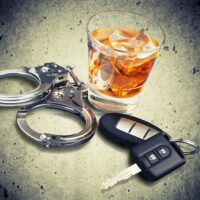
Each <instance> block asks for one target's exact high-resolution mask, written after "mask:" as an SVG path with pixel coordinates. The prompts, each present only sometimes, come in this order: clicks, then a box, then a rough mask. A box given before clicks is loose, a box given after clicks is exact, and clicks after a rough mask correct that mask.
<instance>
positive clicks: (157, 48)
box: [86, 10, 166, 55]
mask: <svg viewBox="0 0 200 200" xmlns="http://www.w3.org/2000/svg"><path fill="white" fill-rule="evenodd" d="M109 12H110V13H111V12H124V13H129V14H131V13H133V14H136V15H138V16H140V17H143V18H145V19H146V20H148V21H151V23H153V24H155V25H156V26H158V27H159V28H160V30H161V32H162V34H163V39H162V42H161V43H160V44H159V45H158V47H156V48H155V49H153V50H146V51H138V52H134V51H133V52H131V51H128V50H127V51H123V50H119V49H115V48H111V47H109V46H106V45H104V44H103V43H101V42H100V41H98V40H97V39H96V38H94V37H93V36H92V35H91V31H89V24H90V22H91V20H92V19H93V18H94V17H96V16H98V15H100V14H103V13H109ZM86 32H87V34H88V36H89V37H90V38H91V39H92V40H93V41H94V42H96V43H97V44H98V45H101V46H103V47H104V48H105V49H108V50H110V51H114V52H119V53H127V54H135V55H137V54H141V53H152V52H156V51H158V50H160V48H161V46H163V45H164V44H165V39H166V35H165V32H164V30H163V28H162V27H161V26H160V25H159V24H157V23H156V22H154V21H153V19H151V18H149V17H147V16H145V15H143V14H140V13H137V12H135V11H129V10H105V11H100V12H98V13H96V14H94V15H92V16H91V17H90V18H89V20H88V21H87V24H86Z"/></svg>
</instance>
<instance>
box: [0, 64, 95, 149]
mask: <svg viewBox="0 0 200 200" xmlns="http://www.w3.org/2000/svg"><path fill="white" fill-rule="evenodd" d="M13 76H14V77H16V76H17V77H23V78H27V79H29V80H31V81H32V82H34V83H36V84H38V87H37V88H36V89H35V90H33V91H30V92H28V93H25V94H19V95H14V96H7V95H0V106H3V107H14V106H22V107H21V108H20V110H19V111H18V112H17V125H18V127H19V129H20V130H21V131H22V132H23V133H24V134H25V135H26V136H28V137H29V138H31V139H32V140H34V141H35V142H37V143H39V144H42V145H43V146H44V147H70V146H76V145H79V144H82V143H85V142H87V141H88V140H89V139H91V138H92V136H93V135H94V133H95V131H96V128H97V122H96V117H95V115H94V114H93V112H92V111H91V110H89V109H88V108H87V106H85V105H84V103H83V101H82V92H83V91H85V90H86V85H85V84H84V83H83V82H80V81H79V79H78V78H77V76H76V75H75V74H74V72H73V70H72V68H71V67H69V66H68V67H66V68H64V67H61V66H59V65H57V64H55V63H45V64H44V65H43V66H38V67H34V68H29V67H22V68H21V69H13V70H4V71H0V78H3V77H13ZM69 76H70V77H71V79H72V80H73V81H70V80H69ZM41 107H46V108H53V109H58V110H63V111H66V112H70V113H73V114H76V115H78V116H79V117H80V118H81V119H82V120H83V121H84V123H85V126H84V128H83V130H82V131H80V132H79V133H76V134H72V135H53V134H48V133H38V132H36V131H34V130H33V129H31V128H30V127H29V126H28V124H27V122H26V116H27V114H28V113H29V112H31V111H32V110H34V109H37V108H41Z"/></svg>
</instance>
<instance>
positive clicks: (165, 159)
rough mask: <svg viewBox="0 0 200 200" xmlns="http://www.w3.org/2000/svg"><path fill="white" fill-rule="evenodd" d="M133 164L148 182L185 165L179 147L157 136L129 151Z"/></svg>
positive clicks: (163, 136)
mask: <svg viewBox="0 0 200 200" xmlns="http://www.w3.org/2000/svg"><path fill="white" fill-rule="evenodd" d="M131 158H132V160H133V162H135V163H137V165H138V166H139V167H140V169H141V174H142V175H143V176H144V177H145V178H146V179H147V180H149V181H155V180H157V179H160V178H162V177H163V176H165V175H167V174H169V173H170V172H172V171H174V170H175V169H177V168H179V167H181V166H182V165H184V164H185V163H186V158H185V155H184V153H183V152H182V150H181V149H180V147H179V146H178V145H177V144H176V143H175V142H172V141H170V138H169V137H168V136H166V135H161V134H157V135H154V136H153V137H151V138H149V139H148V140H146V141H144V142H143V143H141V144H139V145H137V146H135V147H133V148H132V149H131Z"/></svg>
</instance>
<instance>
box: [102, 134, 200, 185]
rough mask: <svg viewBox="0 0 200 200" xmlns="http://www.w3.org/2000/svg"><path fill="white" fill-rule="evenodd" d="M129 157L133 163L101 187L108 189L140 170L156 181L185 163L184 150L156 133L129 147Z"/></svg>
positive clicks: (145, 175)
mask: <svg viewBox="0 0 200 200" xmlns="http://www.w3.org/2000/svg"><path fill="white" fill-rule="evenodd" d="M187 144H188V145H190V146H192V147H193V148H195V149H194V150H193V151H191V153H194V152H196V151H197V149H198V146H197V145H196V144H195V143H193V142H191V141H190V143H187ZM130 154H131V158H132V160H133V162H135V164H133V165H132V166H130V167H128V168H127V169H125V170H123V171H122V172H120V173H119V174H118V175H117V176H116V177H114V178H111V179H109V180H108V181H106V182H104V183H103V184H102V189H108V188H110V187H112V186H114V185H115V184H117V183H118V182H120V181H123V180H126V179H128V178H130V177H132V176H134V175H135V174H137V173H139V172H141V175H142V176H143V177H144V178H145V179H147V180H149V181H156V180H158V179H160V178H162V177H163V176H165V175H167V174H169V173H170V172H172V171H174V170H176V169H177V168H179V167H181V166H182V165H184V164H185V163H186V158H185V154H184V152H183V151H182V150H181V148H180V147H179V146H178V145H177V144H176V142H173V141H170V137H168V136H167V135H163V134H156V135H154V136H153V137H151V138H149V139H147V140H145V141H144V142H142V143H140V144H138V145H136V146H134V147H133V148H132V149H131V153H130Z"/></svg>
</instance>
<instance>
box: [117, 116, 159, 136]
mask: <svg viewBox="0 0 200 200" xmlns="http://www.w3.org/2000/svg"><path fill="white" fill-rule="evenodd" d="M116 128H117V129H118V130H120V131H123V132H125V133H129V134H131V135H133V136H135V137H137V138H140V139H145V140H146V139H148V138H150V137H152V136H154V135H155V134H157V133H159V131H158V130H155V129H153V128H150V127H148V126H145V125H143V124H141V123H138V122H136V121H134V120H130V119H127V118H125V117H121V118H120V119H119V121H118V123H117V125H116Z"/></svg>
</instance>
